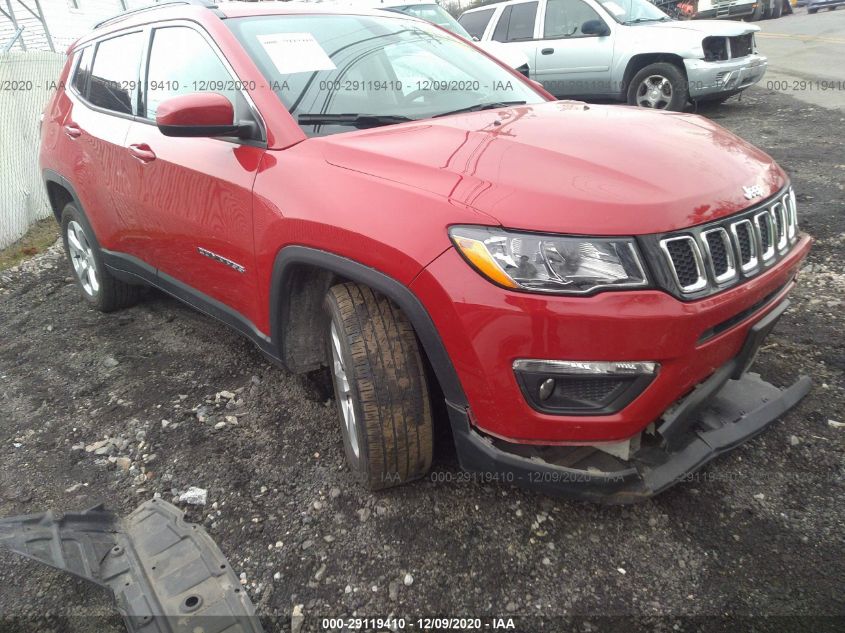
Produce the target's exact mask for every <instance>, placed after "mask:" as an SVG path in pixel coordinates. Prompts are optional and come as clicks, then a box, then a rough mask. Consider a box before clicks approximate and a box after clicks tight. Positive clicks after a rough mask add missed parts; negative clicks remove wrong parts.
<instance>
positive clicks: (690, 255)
mask: <svg viewBox="0 0 845 633" xmlns="http://www.w3.org/2000/svg"><path fill="white" fill-rule="evenodd" d="M660 247H661V248H662V249H663V252H664V253H665V254H666V257H667V259H668V261H669V264H670V270H671V272H672V276H673V277H674V279H675V283H677V284H678V287H679V288H680V289H681V291H682V292H697V291H699V290H702V289H704V288H706V287H707V276H706V275H705V273H704V262H703V260H702V258H701V251H700V250H699V248H698V244H697V243H696V241H695V240H694V239H693V238H692V237H690V236H689V235H681V236H679V237H671V238H668V239H665V240H661V242H660Z"/></svg>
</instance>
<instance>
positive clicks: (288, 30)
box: [226, 14, 545, 136]
mask: <svg viewBox="0 0 845 633" xmlns="http://www.w3.org/2000/svg"><path fill="white" fill-rule="evenodd" d="M226 24H227V25H229V27H230V28H231V29H232V31H233V32H234V33H235V35H236V36H237V38H238V39H239V40H240V42H241V43H242V44H243V46H244V48H245V49H246V50H247V52H248V53H249V54H250V56H251V57H252V58H253V60H254V61H255V63H256V65H257V66H258V67H259V69H260V70H261V72H262V74H263V75H264V77H265V78H266V79H267V81H268V82H269V85H270V88H271V89H272V90H273V91H274V92H275V93H276V95H277V96H278V97H279V99H280V100H281V101H282V103H284V105H285V107H286V108H287V109H288V111H289V112H290V113H291V114H292V115H293V117H294V119H296V120H297V121H298V122H299V124H300V125H301V126H302V129H303V130H304V131H305V133H306V134H308V135H311V136H316V135H324V134H333V133H338V132H346V131H349V130H350V129H351V128H350V126H351V125H364V124H366V126H373V125H377V124H381V125H388V124H390V123H396V122H399V121H400V120H407V119H423V118H428V117H433V116H437V115H443V114H447V113H450V112H453V111H456V110H470V109H480V108H482V107H484V106H489V107H492V105H493V104H515V103H541V102H543V101H545V99H544V98H543V97H542V96H540V95H539V94H538V93H537V92H536V91H535V90H534V89H533V88H532V87H531V86H530V85H529V84H527V83H525V82H524V81H522V80H521V79H519V78H517V77H515V76H514V75H513V74H511V73H510V72H508V71H507V70H506V69H504V68H502V67H501V66H499V65H498V64H497V63H496V62H494V61H493V60H491V59H489V58H488V57H487V56H486V55H484V54H483V53H480V52H479V51H477V50H476V49H475V48H473V47H472V45H470V44H469V43H467V42H464V41H462V40H460V39H458V38H456V37H455V36H453V35H451V34H449V33H446V32H444V31H443V30H441V29H439V28H437V27H436V26H433V25H431V24H428V23H426V22H422V21H420V20H417V19H413V18H406V17H404V16H401V15H395V16H393V15H388V14H386V15H385V16H384V17H381V16H379V17H374V16H367V15H274V16H258V17H248V18H238V19H233V20H226ZM315 115H327V116H325V117H324V119H325V120H320V118H319V117H317V116H315ZM338 115H349V116H346V117H343V118H345V119H349V120H348V121H345V122H343V121H339V120H338V119H339V118H340V117H339V116H338ZM352 115H366V117H365V118H360V117H359V118H356V117H354V116H352ZM330 118H332V119H333V120H331V121H330V120H329V119H330Z"/></svg>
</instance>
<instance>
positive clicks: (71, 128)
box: [65, 123, 82, 138]
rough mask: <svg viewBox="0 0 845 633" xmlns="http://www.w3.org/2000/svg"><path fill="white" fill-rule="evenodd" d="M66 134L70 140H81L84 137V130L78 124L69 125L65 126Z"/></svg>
mask: <svg viewBox="0 0 845 633" xmlns="http://www.w3.org/2000/svg"><path fill="white" fill-rule="evenodd" d="M65 134H67V136H68V138H79V137H80V136H82V130H81V129H80V128H79V126H78V125H77V124H76V123H68V124H67V125H66V126H65Z"/></svg>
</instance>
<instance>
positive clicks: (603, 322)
mask: <svg viewBox="0 0 845 633" xmlns="http://www.w3.org/2000/svg"><path fill="white" fill-rule="evenodd" d="M810 243H811V240H810V239H809V238H808V237H806V236H802V237H801V239H800V241H799V242H798V243H796V244H795V246H794V247H793V248H792V249H791V250H790V251H789V252H788V253H787V254H786V255H785V256H784V257H783V258H782V259H781V260H780V261H778V262H777V264H776V265H775V266H772V267H770V268H769V269H768V270H766V271H765V272H763V273H761V274H758V275H756V276H754V277H752V278H750V279H748V280H746V281H744V282H743V283H741V284H738V285H736V286H733V287H731V288H728V289H726V290H724V291H722V292H719V293H716V294H714V295H711V296H708V297H705V298H702V299H698V300H695V301H681V300H679V299H676V298H675V297H673V296H671V295H670V294H669V293H667V292H664V291H662V290H658V289H648V290H642V291H625V292H602V293H598V294H596V295H594V296H591V297H565V296H548V295H539V294H530V293H519V292H512V291H508V290H503V289H501V288H498V287H497V286H494V285H493V284H491V283H488V282H486V281H485V280H483V279H482V278H480V277H479V275H478V273H477V272H475V271H474V270H473V269H471V268H470V267H469V266H468V265H467V264H466V262H465V261H464V260H463V259H462V258H461V256H460V255H459V254H458V253H457V252H456V251H455V249H449V250H447V251H446V252H444V253H443V254H442V255H441V256H440V257H439V258H437V259H436V260H435V261H434V262H432V263H431V264H429V266H428V267H427V268H426V269H424V270H423V272H422V273H420V275H419V276H418V277H417V279H416V280H415V281H414V282H413V283H412V284H411V289H412V291H413V292H414V293H415V294H416V295H417V296H418V297H419V298H420V300H421V301H422V303H423V304H424V305H425V306H426V309H427V310H428V312H429V314H430V316H431V318H432V320H433V322H434V325H435V327H436V328H437V331H438V333H439V335H440V337H441V339H442V341H443V343H444V346H445V348H446V351H447V353H448V355H449V358H450V359H451V361H452V363H453V365H454V368H455V370H456V374H457V377H458V378H459V380H460V386H461V387H462V391H463V393H464V394H465V401H464V402H462V404H463V403H466V404H468V406H469V410H470V412H471V414H472V416H473V417H472V426H473V427H476V428H478V429H479V430H480V431H481V432H483V433H484V434H485V435H488V436H491V437H494V438H497V439H499V440H504V441H506V442H509V443H513V444H534V445H555V444H558V445H563V444H565V445H578V444H581V445H590V446H593V445H597V444H601V443H614V442H624V441H626V440H628V439H629V438H631V437H634V436H635V435H637V434H639V433H640V432H641V431H642V430H644V429H645V428H646V427H647V426H648V425H649V424H650V423H651V422H653V421H655V420H657V419H658V418H659V417H660V416H661V415H663V413H664V412H665V411H666V410H667V409H668V408H670V407H671V406H672V404H673V403H675V402H677V401H678V399H679V398H681V397H683V396H684V395H685V394H686V393H688V392H690V391H691V390H692V389H693V388H695V386H696V385H698V384H700V383H701V382H702V381H704V380H706V379H707V378H708V377H709V376H711V375H712V374H713V373H714V372H715V371H716V370H717V369H718V368H719V367H721V366H723V365H725V364H726V363H727V362H728V361H730V360H731V359H732V358H734V357H735V356H737V355H738V354H739V353H740V351H741V349H742V346H743V344H744V342H745V340H746V339H747V337H748V333H749V330H750V329H751V327H753V326H754V325H755V324H756V323H757V322H759V321H760V320H762V319H764V318H765V317H766V315H767V314H769V313H770V312H772V311H773V310H774V309H775V308H776V306H777V305H778V304H780V303H781V302H782V301H783V300H784V299H785V298H786V297H787V295H788V294H789V292H790V291H791V289H792V288H793V287H794V284H795V282H794V278H795V276H796V274H797V273H798V269H799V267H800V265H801V262H802V261H803V259H804V257H805V256H806V254H807V252H808V251H809V249H810ZM517 359H557V360H573V361H578V360H583V361H588V360H589V361H654V362H657V363H659V364H660V369H659V373H658V374H657V376H656V378H655V379H654V380H653V381H652V382H651V383H650V384H649V386H648V387H647V388H646V389H645V390H644V391H643V392H642V393H641V394H640V395H639V396H637V397H636V399H634V400H633V401H632V402H631V403H630V404H628V405H627V406H625V407H624V408H623V409H622V410H620V411H618V412H616V413H597V414H594V415H571V414H549V413H544V412H542V411H538V410H536V409H535V408H533V407H532V406H530V405H529V404H528V402H527V401H526V398H525V397H524V395H523V392H522V390H521V388H520V385H519V383H518V380H517V377H516V375H515V373H514V370H513V363H514V361H515V360H517ZM455 402H457V400H455Z"/></svg>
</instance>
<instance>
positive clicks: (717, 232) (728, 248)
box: [701, 226, 736, 284]
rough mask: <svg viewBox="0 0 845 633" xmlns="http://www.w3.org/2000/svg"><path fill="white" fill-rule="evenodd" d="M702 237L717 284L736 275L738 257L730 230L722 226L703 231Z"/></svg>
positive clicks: (708, 262)
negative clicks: (735, 254)
mask: <svg viewBox="0 0 845 633" xmlns="http://www.w3.org/2000/svg"><path fill="white" fill-rule="evenodd" d="M701 238H702V239H701V243H702V245H703V246H704V252H705V253H706V254H707V265H708V269H709V271H710V274H711V275H712V277H713V280H714V281H715V282H716V283H717V284H722V283H725V282H726V281H730V280H731V279H733V278H734V277H736V257H735V256H734V250H733V244H731V238H730V236H729V235H728V232H727V231H726V230H725V229H724V228H722V227H721V226H720V227H718V228H715V229H710V230H708V231H703V232H702V233H701Z"/></svg>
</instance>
